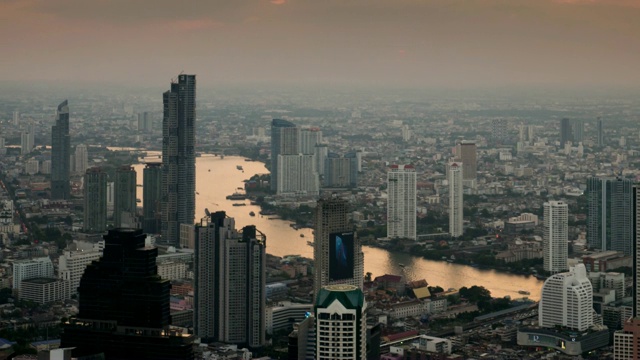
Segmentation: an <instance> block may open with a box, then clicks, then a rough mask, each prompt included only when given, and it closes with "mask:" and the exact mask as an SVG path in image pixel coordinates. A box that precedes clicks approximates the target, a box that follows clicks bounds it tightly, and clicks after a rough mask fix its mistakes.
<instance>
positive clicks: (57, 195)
mask: <svg viewBox="0 0 640 360" xmlns="http://www.w3.org/2000/svg"><path fill="white" fill-rule="evenodd" d="M70 156H71V144H70V138H69V104H68V103H67V100H65V101H63V102H61V103H60V105H58V110H57V113H56V124H55V125H53V127H51V198H52V199H55V200H67V199H69V198H70V193H71V189H70V186H69V172H70V167H71V163H70V160H71V158H70Z"/></svg>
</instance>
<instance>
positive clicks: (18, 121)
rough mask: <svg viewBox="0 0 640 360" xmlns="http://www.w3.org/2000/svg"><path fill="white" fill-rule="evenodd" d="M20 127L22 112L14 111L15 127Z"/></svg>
mask: <svg viewBox="0 0 640 360" xmlns="http://www.w3.org/2000/svg"><path fill="white" fill-rule="evenodd" d="M19 125H20V112H19V111H14V112H13V126H19Z"/></svg>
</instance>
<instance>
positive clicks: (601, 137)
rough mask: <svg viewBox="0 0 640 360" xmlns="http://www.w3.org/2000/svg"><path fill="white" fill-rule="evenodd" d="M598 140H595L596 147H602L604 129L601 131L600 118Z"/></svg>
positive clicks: (600, 119)
mask: <svg viewBox="0 0 640 360" xmlns="http://www.w3.org/2000/svg"><path fill="white" fill-rule="evenodd" d="M597 127H598V136H597V137H598V138H597V145H598V146H604V129H603V124H602V118H600V117H598V126H597Z"/></svg>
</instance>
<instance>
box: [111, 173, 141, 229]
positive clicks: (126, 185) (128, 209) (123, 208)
mask: <svg viewBox="0 0 640 360" xmlns="http://www.w3.org/2000/svg"><path fill="white" fill-rule="evenodd" d="M136 190H137V188H136V171H135V170H134V169H133V167H131V166H122V167H120V168H118V169H117V170H116V181H115V193H114V205H113V226H114V227H115V228H120V227H126V228H136V227H137V226H136V225H137V222H138V221H137V204H136Z"/></svg>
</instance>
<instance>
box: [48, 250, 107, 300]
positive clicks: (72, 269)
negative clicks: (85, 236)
mask: <svg viewBox="0 0 640 360" xmlns="http://www.w3.org/2000/svg"><path fill="white" fill-rule="evenodd" d="M101 256H102V253H100V252H97V251H65V252H64V254H62V255H61V256H60V258H59V259H58V278H59V279H61V280H67V281H69V283H70V288H71V294H72V295H73V294H77V293H78V286H80V279H81V278H82V275H83V274H84V270H85V269H86V267H87V266H88V265H89V264H91V263H92V262H94V261H95V260H98V259H100V257H101Z"/></svg>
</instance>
